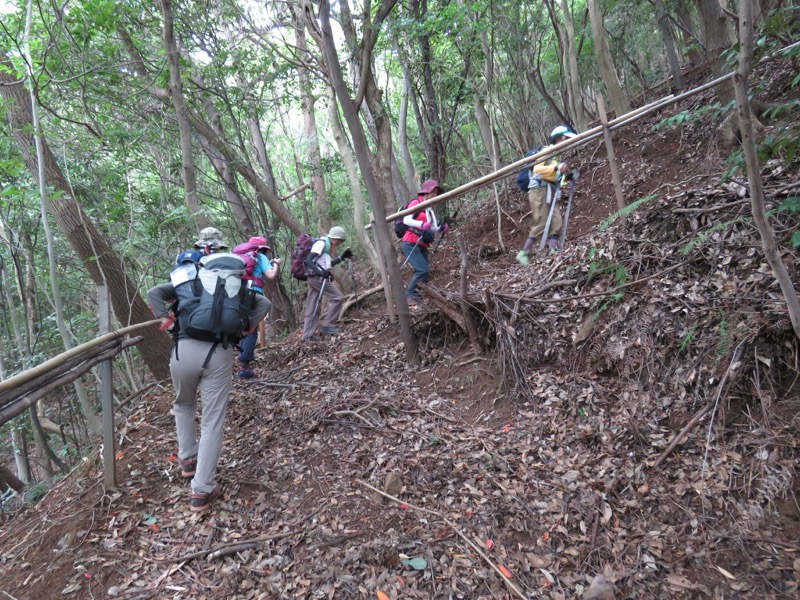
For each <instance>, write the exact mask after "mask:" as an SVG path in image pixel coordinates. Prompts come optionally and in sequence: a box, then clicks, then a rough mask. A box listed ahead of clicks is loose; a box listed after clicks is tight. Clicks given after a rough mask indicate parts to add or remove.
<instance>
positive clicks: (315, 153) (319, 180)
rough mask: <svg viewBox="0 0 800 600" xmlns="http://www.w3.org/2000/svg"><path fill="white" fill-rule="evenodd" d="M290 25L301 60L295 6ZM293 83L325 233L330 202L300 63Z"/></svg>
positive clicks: (301, 34) (301, 33) (302, 42)
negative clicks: (297, 90) (292, 25)
mask: <svg viewBox="0 0 800 600" xmlns="http://www.w3.org/2000/svg"><path fill="white" fill-rule="evenodd" d="M290 8H291V10H292V16H293V19H292V20H293V22H294V25H295V27H294V38H295V45H296V46H297V50H298V52H299V53H300V55H301V57H302V58H301V60H305V59H306V58H307V57H306V55H307V54H308V45H307V44H306V33H305V27H303V14H302V8H301V7H299V6H297V5H294V4H292V5H290ZM296 70H297V84H298V87H299V88H300V89H299V91H300V110H301V111H302V113H303V124H304V126H305V138H304V140H303V142H304V144H303V148H304V149H305V151H306V159H307V160H308V166H309V169H310V171H311V177H310V179H311V181H310V183H311V190H312V192H313V194H314V209H315V210H316V213H317V224H318V225H319V228H320V230H322V231H327V230H329V229H330V228H331V225H332V224H333V223H332V222H331V215H330V202H329V201H328V193H327V192H326V191H325V179H324V177H323V176H322V157H321V155H320V150H319V137H318V135H317V117H316V114H315V113H314V105H315V100H314V93H313V85H312V82H311V78H310V77H309V71H308V69H306V67H305V66H304V65H303V64H302V63H301V64H298V65H297V67H296Z"/></svg>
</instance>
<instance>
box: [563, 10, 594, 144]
mask: <svg viewBox="0 0 800 600" xmlns="http://www.w3.org/2000/svg"><path fill="white" fill-rule="evenodd" d="M561 12H562V13H563V16H564V35H563V36H561V38H562V42H563V43H564V75H566V77H567V98H568V100H569V105H570V112H571V113H572V114H573V116H574V118H575V126H576V127H577V128H578V131H586V130H587V129H588V128H589V119H588V117H587V116H586V111H585V110H584V108H583V97H582V95H581V76H580V72H579V71H578V52H577V49H576V47H575V25H574V24H573V22H572V13H571V12H570V10H569V2H568V0H561Z"/></svg>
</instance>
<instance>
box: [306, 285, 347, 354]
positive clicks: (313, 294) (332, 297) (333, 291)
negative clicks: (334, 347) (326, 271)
mask: <svg viewBox="0 0 800 600" xmlns="http://www.w3.org/2000/svg"><path fill="white" fill-rule="evenodd" d="M322 282H323V279H322V278H321V277H309V278H308V281H307V282H306V283H308V297H307V298H306V313H305V320H304V322H303V337H302V339H303V340H309V339H311V336H313V335H314V332H315V331H316V330H317V325H318V324H319V316H320V313H321V312H322V298H320V291H321V290H322ZM322 295H323V296H327V298H328V310H327V311H326V312H325V318H324V319H322V326H323V327H334V326H335V325H336V322H337V321H338V320H339V313H340V312H342V306H344V294H342V291H341V290H340V289H339V287H338V286H337V285H336V284H335V283H334V282H332V281H326V282H325V289H324V290H322Z"/></svg>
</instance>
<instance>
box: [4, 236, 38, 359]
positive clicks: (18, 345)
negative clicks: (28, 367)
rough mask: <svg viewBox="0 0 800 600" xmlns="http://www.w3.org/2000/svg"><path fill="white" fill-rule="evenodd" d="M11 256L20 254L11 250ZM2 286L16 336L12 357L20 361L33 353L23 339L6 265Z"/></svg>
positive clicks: (12, 328) (7, 312) (7, 313)
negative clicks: (14, 351) (23, 356)
mask: <svg viewBox="0 0 800 600" xmlns="http://www.w3.org/2000/svg"><path fill="white" fill-rule="evenodd" d="M0 233H3V234H4V232H3V230H2V229H0ZM4 239H5V238H4ZM6 242H7V243H8V242H9V240H6ZM10 247H11V244H10V243H9V248H10ZM11 254H12V256H14V257H16V256H17V255H18V253H17V252H16V251H14V250H13V249H11ZM14 264H15V266H17V264H16V260H15V261H14ZM15 280H16V278H15ZM0 285H2V286H3V294H4V295H5V300H6V305H7V306H8V308H7V310H6V311H5V314H6V315H10V316H11V330H12V332H13V334H14V344H15V348H14V350H16V353H15V354H12V355H11V356H12V358H13V359H14V360H19V359H20V358H22V355H23V354H24V355H25V356H28V355H30V353H31V351H30V347H29V346H28V344H27V343H26V341H25V340H24V339H23V337H22V324H21V323H20V318H19V313H18V312H17V310H16V307H17V306H19V305H18V304H17V303H15V302H14V296H13V293H12V291H11V286H10V282H9V277H8V275H7V269H6V265H5V263H3V264H2V265H0ZM21 300H23V302H22V304H24V299H21Z"/></svg>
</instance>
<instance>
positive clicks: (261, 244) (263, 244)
mask: <svg viewBox="0 0 800 600" xmlns="http://www.w3.org/2000/svg"><path fill="white" fill-rule="evenodd" d="M247 243H248V244H254V245H256V246H258V249H259V250H261V249H266V250H270V247H269V244H268V243H267V239H266V238H263V237H260V236H255V237H251V238H250V239H249V240H247Z"/></svg>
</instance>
